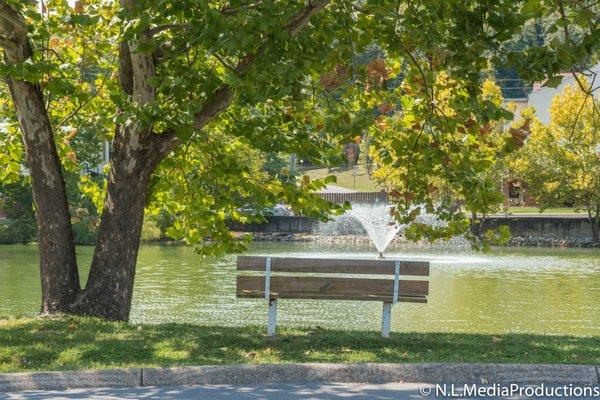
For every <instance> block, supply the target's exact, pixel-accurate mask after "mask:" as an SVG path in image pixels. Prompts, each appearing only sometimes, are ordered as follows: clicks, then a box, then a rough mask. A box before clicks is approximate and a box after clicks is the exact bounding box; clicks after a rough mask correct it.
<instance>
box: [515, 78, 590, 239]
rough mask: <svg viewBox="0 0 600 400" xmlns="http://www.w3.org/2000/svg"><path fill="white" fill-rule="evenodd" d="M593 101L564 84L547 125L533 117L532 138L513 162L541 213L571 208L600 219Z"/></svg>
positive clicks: (575, 88) (551, 108)
mask: <svg viewBox="0 0 600 400" xmlns="http://www.w3.org/2000/svg"><path fill="white" fill-rule="evenodd" d="M594 100H595V99H594V98H593V97H592V96H590V95H589V94H587V93H585V92H584V91H582V90H581V89H580V88H579V87H578V86H567V87H565V89H564V92H563V93H562V94H561V95H558V96H556V97H555V98H554V99H553V101H552V106H551V107H550V123H549V125H547V126H546V125H544V124H542V123H541V122H539V121H537V120H535V118H534V117H533V116H528V118H531V119H532V122H531V126H532V129H531V135H530V136H529V137H528V138H527V140H526V143H525V146H524V147H523V148H522V149H521V151H520V152H519V154H518V156H517V158H516V160H515V161H514V163H513V168H514V169H515V171H516V173H517V174H518V176H519V177H520V178H521V179H523V180H524V181H525V182H526V183H527V189H528V192H529V194H531V195H532V196H533V197H534V198H535V199H536V201H537V202H538V205H539V207H540V209H542V210H543V209H546V208H548V207H554V206H563V205H564V204H567V203H568V204H573V205H574V206H575V207H576V208H580V209H584V210H587V211H588V212H589V215H590V217H594V218H595V221H596V222H595V224H594V225H595V235H596V237H595V239H596V240H598V221H599V218H600V174H599V171H600V130H598V126H600V115H599V114H598V110H597V105H596V104H594Z"/></svg>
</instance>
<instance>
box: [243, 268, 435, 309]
mask: <svg viewBox="0 0 600 400" xmlns="http://www.w3.org/2000/svg"><path fill="white" fill-rule="evenodd" d="M237 269H238V271H261V272H263V273H265V275H262V276H250V275H238V277H237V290H236V293H237V297H243V298H265V295H266V293H265V292H266V291H268V297H269V298H273V299H276V298H289V299H332V300H373V301H383V302H395V301H403V302H418V303H425V302H427V297H426V296H427V294H428V293H429V282H428V281H427V280H415V279H414V277H428V276H429V263H428V262H426V261H395V260H355V259H327V258H288V257H264V256H239V257H238V259H237ZM286 272H290V273H304V274H306V273H309V274H352V275H354V274H356V275H364V274H368V275H391V276H392V277H391V278H387V279H374V278H358V277H328V276H327V277H326V276H323V277H319V276H316V277H315V276H280V275H271V274H273V273H275V274H277V273H286ZM407 276H411V277H413V278H411V279H407V278H406V277H407Z"/></svg>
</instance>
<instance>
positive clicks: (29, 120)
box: [3, 10, 80, 313]
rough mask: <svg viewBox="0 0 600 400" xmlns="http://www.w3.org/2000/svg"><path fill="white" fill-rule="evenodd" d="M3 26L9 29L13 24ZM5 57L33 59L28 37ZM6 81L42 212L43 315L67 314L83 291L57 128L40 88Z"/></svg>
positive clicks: (9, 59) (13, 45)
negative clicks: (47, 110)
mask: <svg viewBox="0 0 600 400" xmlns="http://www.w3.org/2000/svg"><path fill="white" fill-rule="evenodd" d="M3 11H4V10H3ZM15 14H16V13H15ZM12 23H13V24H14V25H13V26H12V28H13V29H15V30H18V29H19V27H20V26H21V25H19V24H20V23H22V24H23V25H22V26H24V21H22V19H21V18H20V17H19V16H18V15H15V16H14V20H13V22H12ZM3 24H4V26H3V28H4V30H6V28H7V27H6V24H7V22H6V21H3ZM15 33H18V32H15ZM4 54H5V61H6V63H7V64H17V63H21V62H24V61H26V60H28V59H30V58H31V57H32V51H31V47H30V44H29V41H28V40H27V36H26V35H25V34H23V35H22V36H21V35H18V34H15V35H14V36H13V41H12V42H11V43H10V44H9V45H7V46H5V51H4ZM6 81H7V84H8V87H9V88H10V93H11V96H12V99H13V102H14V105H15V108H16V110H17V115H18V118H19V124H20V127H21V132H22V137H23V144H24V147H25V152H26V156H27V163H28V167H29V173H30V176H31V187H32V190H33V199H34V202H35V208H36V210H35V215H36V220H37V225H38V242H39V250H40V274H41V280H42V313H57V312H65V311H68V309H69V306H70V305H71V304H72V302H73V301H74V299H75V298H76V296H77V295H78V294H79V291H80V286H79V276H78V273H77V261H76V258H75V245H74V240H73V231H72V227H71V217H70V215H69V208H68V203H67V195H66V190H65V181H64V178H63V174H62V168H61V164H60V160H59V158H58V154H57V151H56V144H55V142H54V135H53V133H52V127H51V125H50V121H49V119H48V114H47V112H46V108H45V106H44V98H43V95H42V91H41V88H40V87H39V85H37V84H33V83H30V82H25V81H22V80H20V79H16V78H12V77H8V78H7V79H6Z"/></svg>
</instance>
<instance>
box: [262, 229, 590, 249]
mask: <svg viewBox="0 0 600 400" xmlns="http://www.w3.org/2000/svg"><path fill="white" fill-rule="evenodd" d="M253 235H254V241H255V242H304V243H307V242H317V241H318V242H322V243H345V244H368V243H370V239H369V237H368V236H366V235H338V236H328V235H318V234H312V233H287V232H256V233H254V234H253ZM392 243H395V244H402V243H410V242H408V241H406V240H405V239H404V238H403V237H401V236H398V237H396V238H395V239H394V240H393V241H392ZM599 245H600V244H599V243H594V242H593V241H592V239H591V238H577V237H567V238H548V237H535V236H527V237H523V236H513V237H512V238H511V239H510V240H509V242H508V246H515V247H519V246H522V247H579V248H589V247H598V246H599Z"/></svg>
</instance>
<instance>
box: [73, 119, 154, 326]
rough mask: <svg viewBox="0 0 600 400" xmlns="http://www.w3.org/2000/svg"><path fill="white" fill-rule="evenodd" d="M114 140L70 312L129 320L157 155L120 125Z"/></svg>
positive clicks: (146, 144) (135, 133) (146, 142)
mask: <svg viewBox="0 0 600 400" xmlns="http://www.w3.org/2000/svg"><path fill="white" fill-rule="evenodd" d="M120 131H121V132H120V133H119V134H118V136H117V139H116V140H115V143H114V149H113V154H112V157H111V168H110V173H109V178H108V188H107V195H106V199H105V202H104V210H103V213H102V219H101V222H100V233H99V238H98V244H97V245H96V248H95V250H94V256H93V259H92V264H91V267H90V273H89V277H88V281H87V285H86V287H85V290H84V292H83V294H82V296H81V297H80V299H79V300H78V302H77V304H75V305H74V307H73V312H75V313H77V314H83V315H92V316H96V317H102V318H106V319H109V320H121V321H125V320H127V319H129V312H130V310H131V298H132V294H133V283H134V278H135V267H136V262H137V255H138V248H139V244H140V236H141V231H142V223H143V220H144V208H145V206H146V197H147V191H148V183H149V180H150V176H151V175H152V172H153V171H154V169H155V167H156V165H157V164H158V162H159V161H160V158H158V157H156V152H155V150H154V149H153V146H151V145H149V143H150V139H148V141H146V140H144V141H141V143H140V142H138V139H139V136H138V132H135V131H134V132H132V131H131V130H129V129H125V128H120Z"/></svg>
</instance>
